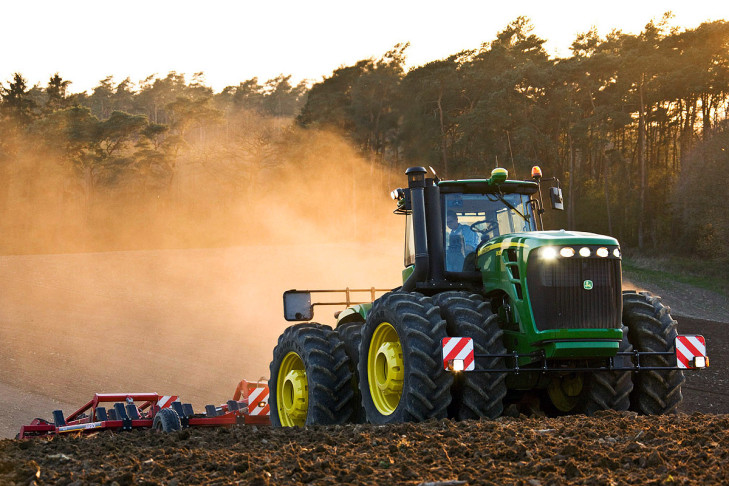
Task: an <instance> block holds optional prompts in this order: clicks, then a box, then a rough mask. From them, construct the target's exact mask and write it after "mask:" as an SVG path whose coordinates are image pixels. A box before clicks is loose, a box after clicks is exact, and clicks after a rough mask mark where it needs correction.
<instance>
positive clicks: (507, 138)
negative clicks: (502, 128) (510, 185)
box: [506, 130, 517, 179]
mask: <svg viewBox="0 0 729 486" xmlns="http://www.w3.org/2000/svg"><path fill="white" fill-rule="evenodd" d="M506 141H507V142H509V155H510V156H511V168H512V169H513V170H514V177H513V178H514V179H516V178H517V177H516V165H515V164H514V153H513V152H512V151H511V137H510V136H509V130H506Z"/></svg>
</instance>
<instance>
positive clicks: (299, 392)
mask: <svg viewBox="0 0 729 486" xmlns="http://www.w3.org/2000/svg"><path fill="white" fill-rule="evenodd" d="M270 371H271V375H270V379H269V381H268V388H269V390H271V394H270V398H269V403H270V406H271V423H272V424H273V425H274V426H278V427H295V426H298V427H302V426H304V425H335V424H343V423H346V422H349V421H350V420H351V417H352V399H353V393H352V388H351V381H352V373H351V372H350V370H349V358H347V354H346V352H345V351H344V344H343V343H342V341H341V340H340V339H339V336H338V335H337V333H335V332H334V331H333V330H332V328H331V327H329V326H323V325H321V324H316V323H305V324H297V325H294V326H291V327H289V328H288V329H286V330H285V331H284V333H283V334H282V335H281V336H280V337H279V339H278V344H277V345H276V347H275V348H274V349H273V360H272V361H271V367H270Z"/></svg>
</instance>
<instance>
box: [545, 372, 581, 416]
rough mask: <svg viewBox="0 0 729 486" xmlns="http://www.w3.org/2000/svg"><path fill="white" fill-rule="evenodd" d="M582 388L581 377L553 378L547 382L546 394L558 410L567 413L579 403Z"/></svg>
mask: <svg viewBox="0 0 729 486" xmlns="http://www.w3.org/2000/svg"><path fill="white" fill-rule="evenodd" d="M582 386H583V380H582V375H567V376H561V377H555V378H552V381H550V382H549V387H548V388H547V392H548V393H549V398H550V400H552V403H553V404H554V406H555V407H557V409H558V410H560V411H562V412H569V411H571V410H572V409H573V408H575V406H576V405H577V403H578V402H579V399H580V395H581V394H582Z"/></svg>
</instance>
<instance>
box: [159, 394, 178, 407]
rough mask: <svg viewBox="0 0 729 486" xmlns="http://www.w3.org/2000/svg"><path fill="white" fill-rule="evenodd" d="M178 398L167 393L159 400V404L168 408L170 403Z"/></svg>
mask: <svg viewBox="0 0 729 486" xmlns="http://www.w3.org/2000/svg"><path fill="white" fill-rule="evenodd" d="M175 400H177V397H176V396H174V395H165V396H163V397H160V399H159V400H158V401H157V406H158V407H159V408H167V407H169V406H170V405H172V402H174V401H175Z"/></svg>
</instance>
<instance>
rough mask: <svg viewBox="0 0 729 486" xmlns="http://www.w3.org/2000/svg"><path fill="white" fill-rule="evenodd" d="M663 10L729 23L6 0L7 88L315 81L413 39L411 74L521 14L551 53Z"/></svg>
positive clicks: (387, 8)
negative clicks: (200, 80)
mask: <svg viewBox="0 0 729 486" xmlns="http://www.w3.org/2000/svg"><path fill="white" fill-rule="evenodd" d="M666 11H671V12H673V14H674V18H673V19H672V20H671V22H670V25H673V26H678V27H682V28H693V27H696V26H698V25H699V24H700V23H702V22H704V21H707V20H722V19H723V20H729V1H727V0H709V1H704V0H693V1H686V0H682V1H676V0H662V1H655V0H611V1H606V2H590V1H586V0H581V1H573V0H566V1H557V0H555V1H553V2H548V1H545V0H539V1H534V0H520V1H509V0H505V1H499V2H495V1H493V0H480V1H478V0H451V1H448V2H446V1H445V0H440V1H437V2H436V1H430V0H420V1H412V0H400V1H398V0H368V1H366V2H354V1H346V0H344V1H342V0H339V1H329V0H326V1H323V0H322V1H317V0H311V1H301V0H299V1H298V2H294V1H291V0H278V1H277V2H264V1H260V0H258V1H255V2H252V1H247V0H238V1H233V0H206V1H204V2H202V1H197V2H192V1H187V0H176V1H170V0H144V1H141V0H124V1H113V2H112V1H109V0H66V1H59V0H54V1H46V0H26V1H24V2H17V1H11V0H0V46H2V48H1V50H0V83H3V84H4V85H5V86H7V81H8V80H9V79H11V77H12V74H13V73H15V72H20V73H21V74H22V75H23V76H24V77H25V78H26V80H27V81H28V84H29V85H33V84H36V83H40V84H41V85H42V86H45V85H46V84H47V82H48V79H49V78H50V77H51V76H52V75H53V74H54V73H56V72H58V73H59V74H60V75H61V77H63V78H64V79H68V80H71V81H72V83H73V84H72V85H71V86H70V90H71V91H72V92H80V91H85V90H89V91H90V90H91V89H93V87H94V86H96V85H98V82H99V80H101V79H103V78H105V77H106V76H108V75H113V76H114V79H115V80H116V81H117V82H118V81H121V80H123V79H124V78H126V77H129V78H131V80H132V81H134V82H138V81H140V80H143V79H145V78H147V77H148V76H150V75H152V74H156V75H158V76H161V77H163V76H165V75H166V74H167V73H168V72H169V71H177V72H178V73H185V74H186V75H188V79H189V78H190V77H191V75H192V74H193V73H196V72H200V71H202V72H204V73H205V78H204V79H205V81H206V84H208V85H209V86H212V87H213V88H214V89H215V91H220V90H222V89H223V88H224V87H225V86H229V85H237V84H238V83H239V82H241V81H245V80H247V79H250V78H253V77H258V79H259V82H261V83H263V81H265V80H267V79H271V78H274V77H276V76H278V75H279V74H286V75H288V74H290V75H292V81H293V82H298V81H301V80H309V82H317V81H320V80H321V79H323V78H324V77H327V76H329V75H331V73H332V72H333V71H334V70H335V69H337V68H338V67H340V66H347V65H352V64H354V63H355V62H357V61H358V60H361V59H367V58H379V57H380V56H382V55H383V54H384V53H385V52H387V51H388V50H390V49H391V48H392V47H393V46H394V45H395V44H397V43H404V42H410V44H411V46H410V48H409V49H408V50H407V51H406V54H407V65H408V67H416V66H419V65H422V64H425V63H428V62H430V61H434V60H438V59H443V58H445V57H447V56H448V55H450V54H454V53H457V52H459V51H461V50H464V49H475V48H478V47H480V46H481V45H482V44H483V43H484V42H489V41H491V40H493V39H494V38H495V36H496V33H497V32H499V31H501V30H503V29H504V27H506V25H507V24H508V23H509V22H511V21H512V20H514V19H516V18H517V17H518V16H522V15H523V16H526V17H528V18H529V19H530V20H531V21H532V24H533V25H534V33H535V34H536V35H538V36H540V37H542V38H544V39H546V40H547V43H546V49H547V51H548V52H549V53H550V54H551V55H553V56H566V55H569V46H570V45H571V43H572V42H573V41H574V39H575V37H576V35H577V34H578V33H581V32H586V31H588V30H589V29H590V28H591V27H592V26H594V27H596V28H597V29H598V33H599V34H600V35H603V36H604V35H605V34H607V33H609V32H610V31H611V30H613V29H620V30H622V31H623V32H627V33H639V32H640V31H641V30H642V28H643V27H644V26H645V25H646V24H647V23H648V22H649V21H650V20H651V19H656V20H658V19H660V18H661V17H662V15H663V13H664V12H666Z"/></svg>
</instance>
